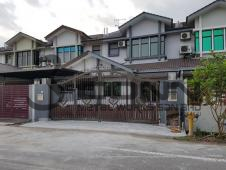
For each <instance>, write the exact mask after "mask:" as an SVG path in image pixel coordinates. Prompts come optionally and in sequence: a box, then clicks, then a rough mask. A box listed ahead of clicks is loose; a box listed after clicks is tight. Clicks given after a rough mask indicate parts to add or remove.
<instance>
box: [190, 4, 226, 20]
mask: <svg viewBox="0 0 226 170" xmlns="http://www.w3.org/2000/svg"><path fill="white" fill-rule="evenodd" d="M218 7H226V1H225V0H216V1H214V2H212V3H210V4H209V5H206V6H205V7H203V8H201V9H199V10H198V11H195V12H194V13H192V14H191V15H189V16H187V19H186V20H187V23H190V22H192V21H193V20H194V19H195V18H197V17H198V16H200V15H202V14H205V13H207V12H209V11H210V10H213V9H215V8H218Z"/></svg>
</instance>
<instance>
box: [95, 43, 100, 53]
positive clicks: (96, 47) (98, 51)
mask: <svg viewBox="0 0 226 170" xmlns="http://www.w3.org/2000/svg"><path fill="white" fill-rule="evenodd" d="M93 53H94V54H97V55H100V45H94V46H93Z"/></svg>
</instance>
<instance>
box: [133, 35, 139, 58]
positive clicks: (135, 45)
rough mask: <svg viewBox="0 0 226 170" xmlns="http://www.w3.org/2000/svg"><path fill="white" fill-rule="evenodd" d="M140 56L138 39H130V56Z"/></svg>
mask: <svg viewBox="0 0 226 170" xmlns="http://www.w3.org/2000/svg"><path fill="white" fill-rule="evenodd" d="M139 56H140V40H139V39H135V40H132V58H137V57H139Z"/></svg>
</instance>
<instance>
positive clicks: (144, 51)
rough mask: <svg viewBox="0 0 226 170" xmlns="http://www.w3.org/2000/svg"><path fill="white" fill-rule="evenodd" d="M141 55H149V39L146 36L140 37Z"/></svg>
mask: <svg viewBox="0 0 226 170" xmlns="http://www.w3.org/2000/svg"><path fill="white" fill-rule="evenodd" d="M141 56H142V57H147V56H149V39H148V38H142V39H141Z"/></svg>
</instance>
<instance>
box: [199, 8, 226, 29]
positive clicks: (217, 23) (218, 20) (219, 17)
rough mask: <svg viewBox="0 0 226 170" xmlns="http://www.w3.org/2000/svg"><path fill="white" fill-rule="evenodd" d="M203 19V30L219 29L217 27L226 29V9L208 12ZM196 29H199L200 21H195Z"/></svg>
mask: <svg viewBox="0 0 226 170" xmlns="http://www.w3.org/2000/svg"><path fill="white" fill-rule="evenodd" d="M201 17H202V24H201V26H202V28H203V29H206V28H207V29H209V28H213V27H214V28H217V27H222V26H224V27H226V20H225V17H226V9H225V8H220V7H219V8H216V9H215V10H213V11H211V12H208V13H206V14H204V15H202V16H201ZM195 28H199V19H198V18H197V19H196V20H195Z"/></svg>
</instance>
